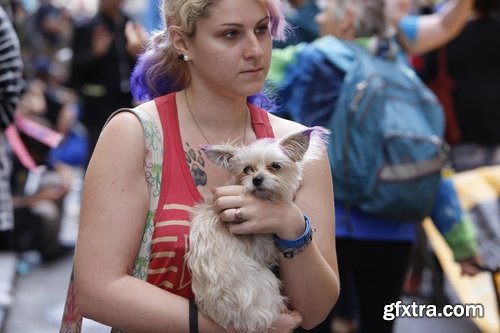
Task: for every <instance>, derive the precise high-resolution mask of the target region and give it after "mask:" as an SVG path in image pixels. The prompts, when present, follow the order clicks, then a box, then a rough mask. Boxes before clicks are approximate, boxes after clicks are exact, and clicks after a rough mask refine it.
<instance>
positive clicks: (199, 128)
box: [184, 90, 249, 145]
mask: <svg viewBox="0 0 500 333" xmlns="http://www.w3.org/2000/svg"><path fill="white" fill-rule="evenodd" d="M184 99H185V100H186V105H187V108H188V110H189V114H191V118H193V121H194V124H195V125H196V128H198V131H199V132H200V134H201V135H202V136H203V138H205V141H206V142H207V143H208V144H209V145H210V144H211V143H210V141H208V138H207V136H206V135H205V133H204V132H203V130H202V129H201V126H200V124H198V121H196V117H195V116H194V114H193V111H192V110H191V106H189V101H188V98H187V93H186V91H185V90H184ZM248 112H249V110H248V107H247V110H246V113H245V122H244V124H243V144H245V143H246V141H247V120H248Z"/></svg>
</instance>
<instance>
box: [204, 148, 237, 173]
mask: <svg viewBox="0 0 500 333" xmlns="http://www.w3.org/2000/svg"><path fill="white" fill-rule="evenodd" d="M201 150H202V151H203V152H204V153H205V155H206V156H207V158H208V160H209V161H210V162H212V163H213V164H215V165H217V166H219V167H222V168H227V166H228V165H229V161H230V160H231V158H233V156H234V153H235V152H236V148H235V147H234V146H231V145H229V144H225V145H213V146H211V145H205V146H203V147H201Z"/></svg>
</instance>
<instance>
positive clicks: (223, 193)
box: [212, 185, 304, 239]
mask: <svg viewBox="0 0 500 333" xmlns="http://www.w3.org/2000/svg"><path fill="white" fill-rule="evenodd" d="M212 192H213V202H214V210H215V212H216V213H217V214H218V215H219V217H220V219H221V220H222V221H224V222H227V223H228V227H229V231H231V233H233V234H238V235H239V234H266V233H272V234H276V235H277V236H278V237H280V238H282V239H296V238H298V237H300V235H302V234H303V233H304V217H303V215H302V213H301V211H300V209H299V208H298V207H297V206H296V205H295V204H294V203H292V202H279V203H275V202H270V201H265V200H261V199H258V198H256V197H255V196H253V195H251V194H249V193H244V192H243V186H240V185H228V186H221V187H217V188H214V189H213V190H212Z"/></svg>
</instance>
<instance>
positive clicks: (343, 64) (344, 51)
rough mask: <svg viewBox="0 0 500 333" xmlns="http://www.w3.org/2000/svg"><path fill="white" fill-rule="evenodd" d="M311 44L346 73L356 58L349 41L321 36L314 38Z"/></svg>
mask: <svg viewBox="0 0 500 333" xmlns="http://www.w3.org/2000/svg"><path fill="white" fill-rule="evenodd" d="M313 45H314V47H316V48H317V49H318V50H320V51H321V52H322V53H323V54H324V55H325V56H326V58H327V59H328V60H329V61H330V62H332V63H333V64H334V65H335V66H336V67H338V68H339V69H341V70H343V71H344V72H346V73H347V72H348V71H349V69H350V68H351V66H352V64H353V63H354V60H355V59H356V52H355V50H354V49H353V47H352V45H351V43H349V42H347V41H343V40H340V39H338V38H336V37H334V36H325V37H321V38H319V39H317V40H315V41H314V42H313Z"/></svg>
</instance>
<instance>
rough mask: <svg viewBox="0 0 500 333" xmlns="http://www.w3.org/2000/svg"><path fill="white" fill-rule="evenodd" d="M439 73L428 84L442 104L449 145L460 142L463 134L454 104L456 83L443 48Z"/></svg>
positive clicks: (438, 64)
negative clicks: (449, 72)
mask: <svg viewBox="0 0 500 333" xmlns="http://www.w3.org/2000/svg"><path fill="white" fill-rule="evenodd" d="M437 57H438V58H437V71H436V76H435V78H434V79H433V80H431V81H430V82H428V83H427V85H428V86H429V88H430V89H431V90H432V91H433V92H434V94H436V96H437V98H438V99H439V101H440V102H441V105H442V106H443V111H444V117H445V120H446V121H445V135H444V138H445V140H446V141H447V142H448V143H449V144H452V145H453V144H457V143H459V142H460V139H461V137H462V133H461V131H460V127H459V125H458V120H457V115H456V113H455V104H454V102H453V88H454V82H453V80H452V79H451V77H450V76H449V75H448V69H447V68H448V67H447V61H446V48H444V47H441V48H440V49H438V50H437Z"/></svg>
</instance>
